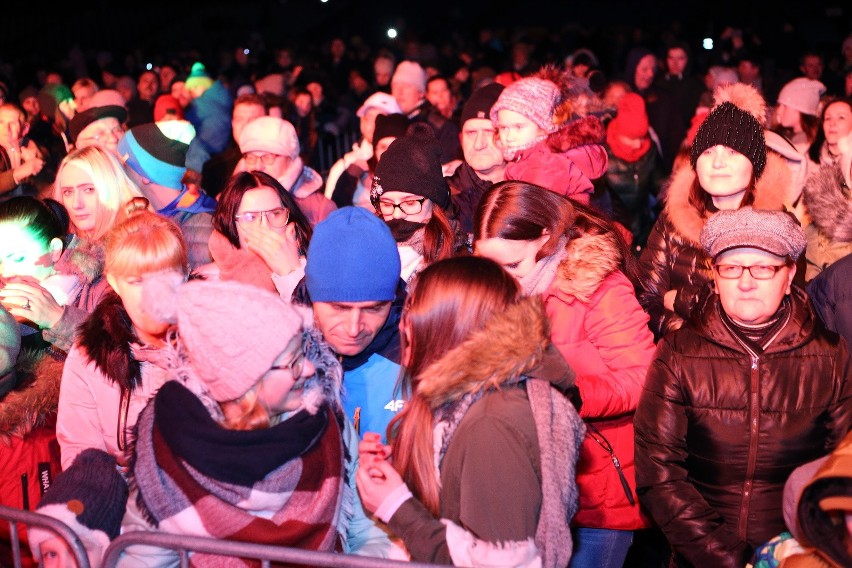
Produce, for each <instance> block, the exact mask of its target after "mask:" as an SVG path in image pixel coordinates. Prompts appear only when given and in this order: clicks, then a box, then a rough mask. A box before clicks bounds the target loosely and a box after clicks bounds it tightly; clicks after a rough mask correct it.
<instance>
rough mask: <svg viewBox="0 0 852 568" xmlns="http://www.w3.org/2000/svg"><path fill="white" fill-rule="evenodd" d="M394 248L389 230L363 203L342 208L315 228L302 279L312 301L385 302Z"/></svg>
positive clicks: (393, 281)
mask: <svg viewBox="0 0 852 568" xmlns="http://www.w3.org/2000/svg"><path fill="white" fill-rule="evenodd" d="M400 270H401V267H400V261H399V251H398V250H397V248H396V241H395V240H394V238H393V236H392V235H391V232H390V229H388V226H387V225H386V224H385V222H384V221H382V220H381V219H379V218H378V217H377V216H376V215H375V214H374V213H371V212H370V211H368V210H367V209H365V208H363V207H352V206H350V207H343V208H341V209H338V210H336V211H334V212H332V213H331V215H329V216H328V217H326V218H325V220H323V221H321V222H320V223H318V224H317V226H316V228H314V235H313V236H312V237H311V243H310V245H309V246H308V260H307V265H306V266H305V283H306V284H307V287H308V293H309V294H310V295H311V301H312V302H389V301H391V300H393V299H394V296H395V295H396V287H397V283H398V282H399V273H400Z"/></svg>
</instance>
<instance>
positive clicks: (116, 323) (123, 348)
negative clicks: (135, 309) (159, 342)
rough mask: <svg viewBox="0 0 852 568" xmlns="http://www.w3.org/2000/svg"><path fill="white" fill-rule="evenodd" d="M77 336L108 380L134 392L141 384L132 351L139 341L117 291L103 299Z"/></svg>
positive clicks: (138, 369) (80, 343)
mask: <svg viewBox="0 0 852 568" xmlns="http://www.w3.org/2000/svg"><path fill="white" fill-rule="evenodd" d="M77 333H78V341H79V345H80V347H81V348H82V349H83V350H84V351H85V352H86V354H87V355H88V357H89V359H91V360H92V361H93V362H94V363H95V366H96V367H97V368H98V370H99V371H100V372H101V373H103V374H104V376H105V377H107V379H108V380H110V381H112V382H114V383H116V384H117V385H118V386H119V387H120V388H121V389H122V390H127V391H131V392H132V391H133V390H134V389H135V388H136V386H137V385H139V384H140V383H141V381H142V370H141V367H140V364H139V361H137V360H136V359H134V358H133V355H132V352H131V345H132V344H134V343H138V342H139V340H138V339H137V338H136V334H135V333H134V332H133V323H132V322H131V321H130V316H128V315H127V311H125V309H124V306H123V305H122V303H121V298H119V297H118V295H117V294H116V293H115V292H112V291H110V292H109V293H107V294H106V295H105V296H104V298H103V300H101V302H100V303H99V304H98V306H97V307H96V308H95V311H94V312H92V314H91V315H90V316H89V317H88V318H86V321H84V322H83V323H82V325H80V328H79V330H78V332H77Z"/></svg>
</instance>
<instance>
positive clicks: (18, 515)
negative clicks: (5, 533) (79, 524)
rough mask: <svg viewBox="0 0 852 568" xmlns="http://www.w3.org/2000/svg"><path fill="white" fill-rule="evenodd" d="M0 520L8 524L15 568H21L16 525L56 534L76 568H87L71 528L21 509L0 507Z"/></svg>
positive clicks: (80, 544) (86, 558)
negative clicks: (38, 528) (64, 545)
mask: <svg viewBox="0 0 852 568" xmlns="http://www.w3.org/2000/svg"><path fill="white" fill-rule="evenodd" d="M0 520H2V521H6V522H8V523H9V533H10V537H11V545H12V562H13V566H14V567H15V568H21V566H22V563H21V539H20V538H19V535H18V533H19V531H18V525H17V523H23V524H24V525H26V526H27V527H40V528H43V529H47V530H49V531H52V532H54V533H56V535H57V536H59V538H61V539H62V540H64V541H65V543H66V544H67V545H68V549H69V550H70V551H71V554H72V555H73V556H74V560H75V561H76V562H77V567H78V568H89V557H88V556H86V549H85V548H84V547H83V543H82V542H80V538H79V537H78V536H77V533H75V532H74V531H73V530H71V528H70V527H69V526H68V525H66V524H65V523H63V522H62V521H58V520H56V519H54V518H53V517H48V516H47V515H42V514H40V513H33V512H32V511H23V510H21V509H13V508H11V507H5V506H3V505H0Z"/></svg>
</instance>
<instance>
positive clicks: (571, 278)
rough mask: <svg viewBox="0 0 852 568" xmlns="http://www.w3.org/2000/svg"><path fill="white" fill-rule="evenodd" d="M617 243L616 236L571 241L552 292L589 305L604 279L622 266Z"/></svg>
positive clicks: (584, 237)
mask: <svg viewBox="0 0 852 568" xmlns="http://www.w3.org/2000/svg"><path fill="white" fill-rule="evenodd" d="M616 239H617V237H616V236H615V234H613V233H606V234H603V235H583V236H582V237H579V238H576V239H571V240H570V241H569V242H568V245H567V246H566V247H565V249H566V251H567V256H566V257H565V258H564V259H563V260H562V262H560V263H559V268H558V269H557V271H556V278H555V279H554V280H553V283H552V284H551V286H550V288H551V289H552V290H555V291H556V292H558V293H560V294H564V295H568V296H572V297H574V298H576V299H577V300H580V301H581V302H588V301H589V298H591V297H592V295H593V294H594V293H595V292H596V291H597V289H598V287H600V285H601V283H602V282H603V281H604V279H605V278H606V277H607V276H609V275H610V274H612V273H613V272H615V271H616V270H618V269H619V267H620V266H621V262H622V260H623V259H622V257H621V251H620V249H619V247H618V242H617V240H616Z"/></svg>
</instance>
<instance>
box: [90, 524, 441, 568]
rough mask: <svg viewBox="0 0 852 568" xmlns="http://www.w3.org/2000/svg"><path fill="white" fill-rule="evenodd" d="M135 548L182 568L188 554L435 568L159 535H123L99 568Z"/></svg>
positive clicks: (348, 567)
mask: <svg viewBox="0 0 852 568" xmlns="http://www.w3.org/2000/svg"><path fill="white" fill-rule="evenodd" d="M136 545H144V546H155V547H159V548H167V549H169V550H174V551H176V552H177V553H178V555H179V557H180V566H181V568H188V567H189V552H190V551H193V552H204V553H208V554H218V555H222V556H232V557H238V558H249V559H253V560H260V561H261V566H262V567H263V568H269V566H270V562H286V563H289V564H298V565H301V566H330V567H335V568H338V567H339V568H402V567H407V568H434V567H435V566H436V565H435V564H424V563H419V562H403V561H400V560H386V559H381V558H372V557H369V556H356V555H354V554H335V553H332V552H316V551H313V550H302V549H299V548H288V547H285V546H270V545H265V544H253V543H248V542H237V541H231V540H218V539H213V538H206V537H198V536H183V535H174V534H168V533H161V532H147V531H134V532H128V533H124V534H123V535H121V536H119V537H118V538H116V539H115V540H114V541H112V543H111V544H110V545H109V548H107V550H106V552H105V553H104V559H103V563H102V568H116V567H118V566H120V559H121V555H122V553H123V552H124V551H125V549H127V548H128V547H130V546H136Z"/></svg>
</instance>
